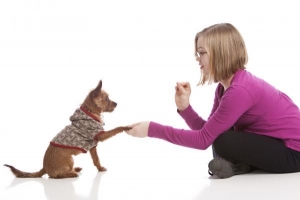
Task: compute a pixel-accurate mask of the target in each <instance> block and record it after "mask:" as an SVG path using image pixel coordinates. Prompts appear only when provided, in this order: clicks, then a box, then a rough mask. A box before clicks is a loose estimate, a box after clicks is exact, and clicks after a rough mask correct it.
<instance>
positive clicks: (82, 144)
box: [50, 107, 104, 153]
mask: <svg viewBox="0 0 300 200" xmlns="http://www.w3.org/2000/svg"><path fill="white" fill-rule="evenodd" d="M70 121H71V124H70V125H68V126H66V127H65V128H64V129H63V130H62V131H60V132H59V133H58V134H57V135H56V136H55V137H54V138H53V139H52V140H51V142H50V144H51V145H53V146H56V147H62V148H71V149H79V150H81V151H82V152H84V153H86V152H87V151H89V150H90V149H91V148H93V147H95V146H97V143H98V139H97V138H98V137H97V136H99V135H100V134H101V133H103V132H104V129H103V126H102V123H101V122H100V121H99V120H98V119H96V118H95V117H94V116H92V115H91V114H90V113H89V112H88V111H86V110H85V109H84V108H82V107H81V108H78V109H76V110H75V112H74V114H73V115H72V116H71V117H70Z"/></svg>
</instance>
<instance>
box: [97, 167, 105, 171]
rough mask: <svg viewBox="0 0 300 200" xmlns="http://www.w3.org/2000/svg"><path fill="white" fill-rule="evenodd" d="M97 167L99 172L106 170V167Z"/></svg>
mask: <svg viewBox="0 0 300 200" xmlns="http://www.w3.org/2000/svg"><path fill="white" fill-rule="evenodd" d="M97 168H98V171H99V172H105V171H106V168H105V167H102V166H100V167H97Z"/></svg>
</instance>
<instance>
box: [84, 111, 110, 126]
mask: <svg viewBox="0 0 300 200" xmlns="http://www.w3.org/2000/svg"><path fill="white" fill-rule="evenodd" d="M80 109H81V110H82V111H83V112H84V113H85V114H86V115H88V116H90V117H91V118H93V119H94V120H96V121H98V122H100V123H101V125H102V126H104V125H105V123H104V121H103V118H104V117H103V115H102V114H101V113H100V116H99V118H100V120H99V119H98V118H97V117H95V116H94V115H92V112H91V110H90V109H86V108H84V107H83V106H81V107H80Z"/></svg>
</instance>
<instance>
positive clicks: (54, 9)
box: [0, 0, 300, 199]
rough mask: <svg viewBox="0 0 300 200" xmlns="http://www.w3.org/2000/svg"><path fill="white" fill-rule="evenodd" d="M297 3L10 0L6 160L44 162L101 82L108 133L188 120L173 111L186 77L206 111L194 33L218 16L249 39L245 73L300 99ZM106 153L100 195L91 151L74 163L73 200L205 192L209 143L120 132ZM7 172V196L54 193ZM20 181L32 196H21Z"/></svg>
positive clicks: (2, 145) (0, 71) (2, 9)
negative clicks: (192, 145) (187, 144)
mask: <svg viewBox="0 0 300 200" xmlns="http://www.w3.org/2000/svg"><path fill="white" fill-rule="evenodd" d="M299 10H300V6H299V3H298V2H297V1H294V0H284V1H283V0H274V1H255V0H252V1H230V0H229V1H222V0H209V1H208V0H207V1H201V0H184V1H183V0H182V1H179V0H172V1H171V0H160V1H159V0H143V1H138V0H127V1H124V0H98V1H95V0H88V1H82V0H81V1H80V0H72V1H71V0H51V1H43V0H27V1H23V0H1V2H0V91H1V97H0V108H1V109H0V111H1V114H0V125H1V132H0V134H1V140H0V152H1V156H0V160H1V162H0V164H5V163H7V164H11V165H14V166H16V167H17V168H20V169H21V170H24V171H29V172H32V171H37V170H39V169H40V168H41V167H42V159H43V154H44V151H45V149H46V148H47V145H48V143H49V141H50V140H51V139H52V138H53V137H54V136H55V134H57V133H58V132H59V131H60V130H61V129H62V128H64V126H66V125H68V124H69V116H70V115H71V114H73V112H74V110H75V109H76V108H77V107H78V106H79V105H80V104H81V103H82V101H83V100H84V98H85V96H86V94H87V93H88V92H89V91H90V90H91V89H93V88H94V87H95V86H96V85H97V83H98V81H99V80H100V79H102V80H103V88H104V89H106V90H107V92H108V93H109V94H110V98H111V99H112V100H115V101H116V102H117V103H118V106H117V108H116V110H115V111H114V112H113V113H109V114H105V115H104V120H105V122H106V126H105V129H106V130H109V129H112V128H114V127H116V126H120V125H127V124H132V123H135V122H138V121H145V120H151V121H155V122H158V123H161V124H165V125H170V126H173V127H177V128H188V127H187V126H186V125H185V123H184V121H183V120H182V119H181V118H180V117H179V116H178V115H177V113H176V106H175V102H174V87H175V83H176V82H177V81H189V82H190V83H191V85H192V95H191V104H192V106H193V107H194V109H195V110H196V111H197V112H198V113H199V115H201V116H202V117H203V118H207V117H208V115H209V113H210V109H211V106H212V103H213V102H212V100H213V95H214V89H215V86H216V85H215V84H213V85H208V86H203V87H201V86H196V85H197V83H198V81H199V78H200V70H199V65H198V63H197V62H195V58H194V55H193V53H194V49H193V48H194V37H195V34H196V33H197V32H199V31H201V30H202V29H203V28H205V27H207V26H210V25H212V24H215V23H222V22H229V23H231V24H233V25H234V26H235V27H236V28H237V29H238V30H239V31H240V32H241V34H242V35H243V37H244V40H245V43H246V46H247V50H248V54H249V62H248V65H247V68H248V70H249V71H250V72H252V73H254V74H255V75H257V76H259V77H261V78H264V79H265V80H267V81H268V82H270V83H271V84H273V85H274V86H276V87H277V88H278V89H280V90H282V91H284V92H285V93H286V94H288V95H289V96H290V97H291V98H292V99H293V100H294V101H295V103H296V104H297V105H300V92H299V87H298V86H299V84H300V79H299V62H298V59H299V53H300V52H299V46H300V39H299V35H300V29H299V24H300V14H299ZM98 152H99V156H100V159H101V161H102V163H103V165H104V166H105V167H107V168H108V170H109V171H108V172H106V173H104V174H105V175H103V180H102V182H103V183H101V187H100V186H98V185H97V186H98V188H99V187H100V189H101V191H102V193H101V192H99V191H97V190H93V191H94V192H92V193H89V191H92V190H91V186H92V185H93V182H92V180H93V179H94V178H95V175H96V171H95V168H94V167H93V166H92V161H91V159H90V157H89V155H88V154H87V155H80V156H78V157H76V158H75V162H76V164H77V165H79V166H81V167H83V168H84V169H83V172H82V174H81V176H80V178H79V179H78V180H76V187H75V188H76V189H74V191H73V189H70V191H71V192H70V193H69V196H72V195H74V196H73V197H70V198H73V199H75V198H78V199H80V198H81V199H85V198H86V199H91V198H90V197H88V196H89V194H95V193H97V195H98V196H101V195H102V196H103V198H102V199H110V198H111V199H116V198H117V196H116V195H123V196H122V197H128V198H131V199H135V198H136V199H141V198H143V196H144V197H145V198H146V197H147V194H145V193H147V192H150V193H151V195H152V196H151V195H150V196H148V197H149V198H151V197H153V198H156V199H157V198H158V197H162V196H164V195H165V196H166V197H164V198H161V199H168V198H167V197H170V199H174V197H175V196H176V197H178V199H184V198H185V197H187V196H186V194H189V195H190V196H189V198H187V199H191V198H192V197H195V198H196V197H197V195H199V196H201V194H202V193H201V191H202V189H203V187H202V186H203V185H201V183H203V184H204V185H205V184H206V183H207V182H206V181H207V180H208V176H207V163H208V162H209V160H210V159H211V149H210V148H209V149H208V150H206V151H199V150H195V149H188V148H184V147H180V146H176V145H173V144H170V143H167V142H164V141H161V140H158V139H150V138H145V139H138V138H133V137H130V136H128V135H126V134H125V133H122V134H120V135H118V136H116V137H114V138H112V139H111V140H108V141H107V142H105V143H101V144H100V145H99V148H98ZM178 172H180V173H178ZM181 172H182V173H183V172H184V173H185V175H182V173H181ZM89 173H90V174H89ZM177 173H178V174H177ZM174 174H177V175H176V176H178V180H180V181H179V182H176V176H175V178H174ZM0 175H1V180H0V183H1V185H0V186H1V188H0V189H3V191H5V192H0V193H2V194H3V195H4V197H3V199H14V198H16V197H19V198H21V197H24V196H23V195H24V194H26V191H30V190H27V189H28V188H31V189H33V188H34V189H33V190H34V192H33V193H34V194H35V195H37V196H36V197H38V198H39V199H42V198H43V197H45V196H46V197H47V198H48V199H51V198H52V197H51V192H49V191H48V192H47V189H45V194H46V195H44V191H43V190H42V189H41V187H40V186H31V185H30V184H35V182H34V183H27V182H24V184H22V185H23V186H22V187H25V189H24V188H22V187H19V186H18V187H9V185H10V184H11V185H13V183H12V182H13V181H16V180H15V179H13V176H12V175H11V174H10V172H9V170H8V169H7V168H5V167H3V168H0ZM85 175H86V176H85ZM89 175H90V177H89ZM98 176H102V175H97V176H96V180H97V181H99V177H98ZM84 177H85V178H84ZM97 177H98V179H97ZM104 177H105V178H104ZM196 177H197V178H196ZM127 178H128V179H127ZM126 179H127V180H126ZM173 179H174V180H173ZM42 180H43V181H44V179H42ZM81 180H82V181H81ZM129 180H131V181H129ZM43 181H39V182H41V183H43ZM87 181H90V182H87ZM110 181H112V182H110ZM128 181H129V182H128ZM184 181H186V182H184ZM193 181H194V182H196V184H198V185H195V184H194V183H193ZM198 181H199V182H198ZM128 183H130V184H129V185H128ZM47 184H48V183H46V184H44V187H45V185H47ZM116 184H117V185H116ZM52 187H54V189H53V188H52ZM182 187H185V189H184V190H182V191H184V192H182V191H181V192H180V189H182ZM18 188H19V190H20V191H23V192H25V193H22V194H20V193H17V192H14V191H15V190H18ZM51 188H52V189H51ZM114 188H118V191H119V192H116V191H115V189H114ZM162 188H164V189H162ZM179 188H180V189H179ZM57 189H58V190H59V189H60V188H55V184H54V185H51V187H50V191H52V190H53V191H56V190H57ZM48 190H49V189H48ZM95 191H96V192H95ZM105 191H106V192H107V191H111V192H112V193H110V192H107V193H106V192H105ZM120 191H122V192H123V193H122V192H120ZM126 191H127V192H126ZM115 192H116V193H115ZM139 192H140V193H139ZM185 192H186V193H185ZM30 194H32V193H30ZM112 194H114V195H115V196H114V195H112ZM170 194H174V196H173V197H172V195H171V196H169V195H170ZM78 195H79V196H78ZM105 195H106V196H105ZM126 195H127V196H126ZM156 195H157V196H156ZM181 195H182V196H181ZM29 196H30V195H29ZM29 196H28V197H29ZM104 196H105V197H106V198H104ZM79 197H80V198H79ZM171 197H172V198H171ZM277 197H278V195H277ZM53 198H56V199H59V197H58V196H56V197H53ZM62 198H63V197H62ZM1 199H2V198H1ZM125 199H126V198H125Z"/></svg>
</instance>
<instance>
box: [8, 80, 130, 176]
mask: <svg viewBox="0 0 300 200" xmlns="http://www.w3.org/2000/svg"><path fill="white" fill-rule="evenodd" d="M116 106H117V103H116V102H114V101H111V100H110V99H109V96H108V93H106V92H105V91H104V90H103V89H102V80H100V81H99V84H98V86H97V87H96V88H95V89H94V90H92V91H91V92H90V93H89V94H88V96H87V97H86V98H85V100H84V102H83V103H82V104H81V106H80V108H78V109H76V110H75V112H74V114H73V115H72V116H71V117H70V121H71V124H70V125H68V126H66V127H65V128H64V129H63V130H62V131H61V132H59V133H58V134H57V135H56V136H55V137H54V138H53V139H52V141H51V142H50V144H49V146H48V149H47V150H46V152H45V155H44V161H43V168H42V169H41V170H40V171H38V172H35V173H27V172H22V171H20V170H18V169H16V168H14V167H13V166H10V165H7V164H5V165H4V166H6V167H9V168H10V169H11V171H12V173H13V174H14V175H15V176H16V177H19V178H37V177H42V176H43V175H44V174H48V175H49V177H50V178H71V177H78V174H77V172H80V171H81V170H82V168H80V167H75V168H73V165H74V160H73V157H72V155H78V154H80V153H86V152H87V151H89V152H90V154H91V157H92V159H93V163H94V165H95V166H96V167H97V169H98V171H106V168H105V167H103V166H101V164H100V160H99V157H98V154H97V149H96V146H97V144H98V141H101V142H102V141H104V140H107V139H109V138H110V137H112V136H114V135H116V134H118V133H121V132H123V131H125V130H129V129H131V128H130V127H126V126H120V127H117V128H115V129H112V130H110V131H104V129H103V125H104V122H103V119H102V118H101V116H102V113H103V112H112V111H113V110H114V109H115V108H116Z"/></svg>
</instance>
